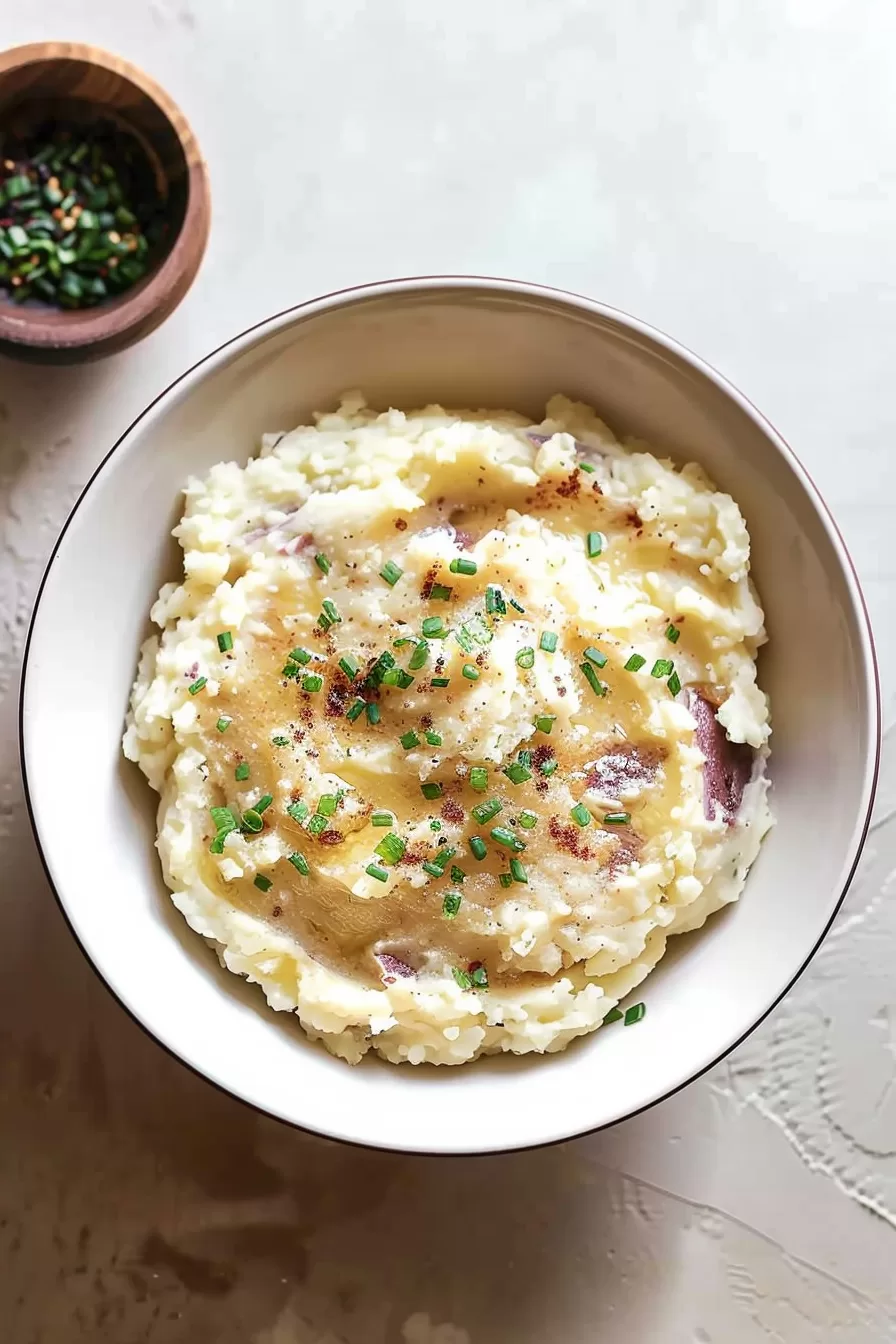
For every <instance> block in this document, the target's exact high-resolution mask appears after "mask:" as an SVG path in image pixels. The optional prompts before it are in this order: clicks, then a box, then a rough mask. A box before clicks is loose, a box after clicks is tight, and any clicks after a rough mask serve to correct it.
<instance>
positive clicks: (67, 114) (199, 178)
mask: <svg viewBox="0 0 896 1344" xmlns="http://www.w3.org/2000/svg"><path fill="white" fill-rule="evenodd" d="M54 116H58V117H59V119H60V120H64V121H66V122H68V123H72V122H74V123H81V124H85V125H87V124H89V123H90V122H91V121H95V120H98V119H100V118H105V119H108V120H111V121H114V122H117V123H118V124H119V125H120V126H122V127H123V128H124V129H126V130H127V131H129V132H130V133H131V135H133V136H134V138H135V139H136V140H137V141H138V143H139V144H140V146H141V147H142V149H143V151H144V153H145V154H146V156H147V159H148V161H149V163H150V165H151V167H152V170H153V172H154V174H155V178H156V184H157V188H158V191H159V195H160V198H161V200H162V202H163V209H164V211H165V213H166V216H167V219H168V240H167V243H166V248H165V251H164V253H163V255H162V256H161V257H160V258H159V259H158V260H157V261H156V264H155V266H154V268H153V269H152V270H150V271H149V272H148V273H147V274H146V275H145V276H144V277H143V279H142V280H140V281H138V283H137V284H135V285H134V286H133V287H132V288H131V289H128V290H126V291H125V292H124V293H123V294H120V295H118V296H117V297H116V298H113V299H110V300H109V301H108V302H107V303H102V304H99V305H98V306H97V307H95V308H84V309H81V310H78V311H63V312H60V311H58V310H57V309H55V308H50V307H38V306H34V307H30V306H26V305H22V306H21V307H20V306H18V305H16V304H14V303H10V302H8V301H4V300H3V299H2V298H0V353H3V354H8V355H13V356H16V357H18V358H26V359H32V360H44V361H48V362H54V363H70V362H75V361H77V360H84V359H95V358H97V357H98V356H100V355H108V354H112V353H114V352H115V351H117V350H123V349H124V348H125V347H126V346H128V345H132V344H133V343H134V341H139V340H141V339H142V338H143V337H144V336H147V335H148V334H149V333H150V332H151V331H153V330H155V328H156V327H157V326H158V325H159V323H160V322H164V320H165V318H166V317H168V316H169V314H170V313H172V312H173V311H174V309H175V308H176V307H177V305H178V304H179V303H180V301H181V299H182V298H183V297H184V295H185V294H186V292H187V290H188V289H189V288H190V285H191V284H192V283H193V280H194V278H195V276H196V272H197V271H198V270H199V264H200V262H201V261H202V256H203V253H204V252H205V245H206V242H207V241H208V230H209V222H210V217H211V204H210V199H209V188H208V174H207V172H206V168H205V164H204V163H203V161H202V157H201V155H200V153H199V146H198V145H197V143H196V140H195V138H194V136H193V132H192V131H191V130H190V127H189V125H188V124H187V121H186V119H185V118H184V116H183V114H182V112H181V111H180V110H179V108H178V107H177V106H176V105H175V104H174V103H173V102H172V101H171V99H170V98H169V97H168V95H167V94H166V93H165V92H164V90H162V89H160V88H159V86H158V84H156V83H155V82H154V81H153V80H151V79H149V78H148V77H147V76H146V75H144V74H143V72H142V71H141V70H138V69H137V67H136V66H134V65H131V64H130V62H128V61H125V60H122V58H121V57H120V56H113V55H111V54H110V53H109V52H106V51H101V50H100V49H99V48H98V47H88V46H83V45H81V44H80V43H77V42H32V43H30V44H28V45H27V46H23V47H13V48H12V49H11V50H9V51H6V52H2V53H0V127H2V126H3V125H4V124H7V123H8V122H9V121H10V120H11V119H12V118H13V117H15V119H16V121H17V123H25V124H27V123H28V122H29V121H30V120H31V119H32V117H33V119H34V122H35V124H38V123H39V122H42V121H46V120H48V119H52V118H53V117H54Z"/></svg>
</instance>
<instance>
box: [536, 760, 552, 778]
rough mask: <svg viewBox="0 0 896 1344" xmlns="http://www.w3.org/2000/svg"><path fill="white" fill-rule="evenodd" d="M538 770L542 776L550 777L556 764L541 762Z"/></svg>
mask: <svg viewBox="0 0 896 1344" xmlns="http://www.w3.org/2000/svg"><path fill="white" fill-rule="evenodd" d="M538 768H539V770H540V771H541V773H542V774H543V775H552V774H553V773H554V771H555V770H556V769H557V762H556V761H542V763H541V765H540V766H539V767H538Z"/></svg>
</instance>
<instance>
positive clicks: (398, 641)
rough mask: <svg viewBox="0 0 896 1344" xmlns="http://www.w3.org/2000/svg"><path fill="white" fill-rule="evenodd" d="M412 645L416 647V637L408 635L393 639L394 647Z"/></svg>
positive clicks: (402, 647) (399, 647) (406, 647)
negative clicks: (412, 637)
mask: <svg viewBox="0 0 896 1344" xmlns="http://www.w3.org/2000/svg"><path fill="white" fill-rule="evenodd" d="M411 645H413V646H414V647H415V648H416V646H417V641H416V639H409V638H408V637H407V636H406V635H405V636H403V637H402V638H401V639H393V641H392V647H393V649H409V648H410V647H411Z"/></svg>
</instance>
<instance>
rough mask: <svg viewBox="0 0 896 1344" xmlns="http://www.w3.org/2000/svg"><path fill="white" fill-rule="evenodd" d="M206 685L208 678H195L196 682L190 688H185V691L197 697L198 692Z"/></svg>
mask: <svg viewBox="0 0 896 1344" xmlns="http://www.w3.org/2000/svg"><path fill="white" fill-rule="evenodd" d="M207 685H208V677H197V678H196V680H195V681H194V682H193V684H192V686H188V687H187V690H188V691H189V692H190V694H191V695H198V694H199V692H200V691H201V690H202V688H203V686H207Z"/></svg>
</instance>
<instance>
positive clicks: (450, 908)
mask: <svg viewBox="0 0 896 1344" xmlns="http://www.w3.org/2000/svg"><path fill="white" fill-rule="evenodd" d="M462 900H463V897H462V896H461V894H460V892H459V891H446V892H445V895H444V897H443V899H442V914H443V915H444V916H445V918H446V919H454V917H455V915H456V914H457V912H458V910H459V909H460V903H461V901H462Z"/></svg>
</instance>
